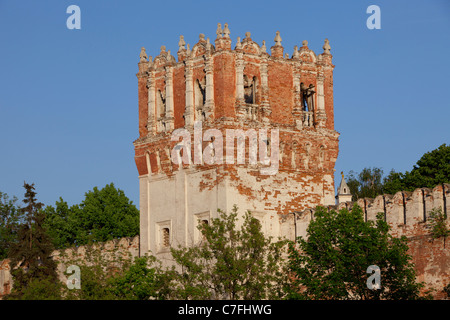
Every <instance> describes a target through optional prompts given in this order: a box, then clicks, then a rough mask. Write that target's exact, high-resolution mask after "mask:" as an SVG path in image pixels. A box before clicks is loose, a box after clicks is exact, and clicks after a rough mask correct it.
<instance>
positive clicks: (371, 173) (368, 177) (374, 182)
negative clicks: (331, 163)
mask: <svg viewBox="0 0 450 320" xmlns="http://www.w3.org/2000/svg"><path fill="white" fill-rule="evenodd" d="M382 177H383V170H381V169H380V168H364V169H363V170H362V171H361V172H360V173H359V174H356V173H355V172H354V171H350V173H349V177H348V181H347V185H348V187H349V188H350V192H351V194H352V200H353V201H356V200H357V199H360V198H375V197H376V196H377V195H379V194H382V192H383V183H382Z"/></svg>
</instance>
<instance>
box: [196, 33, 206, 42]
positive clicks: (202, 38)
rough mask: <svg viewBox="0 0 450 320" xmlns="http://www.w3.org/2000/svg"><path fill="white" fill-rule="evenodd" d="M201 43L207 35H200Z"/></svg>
mask: <svg viewBox="0 0 450 320" xmlns="http://www.w3.org/2000/svg"><path fill="white" fill-rule="evenodd" d="M198 37H199V38H200V41H205V35H204V34H203V33H200V34H199V36H198Z"/></svg>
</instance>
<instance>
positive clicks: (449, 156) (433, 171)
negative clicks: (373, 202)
mask: <svg viewBox="0 0 450 320" xmlns="http://www.w3.org/2000/svg"><path fill="white" fill-rule="evenodd" d="M442 183H450V145H448V146H447V145H446V144H442V145H441V146H439V147H438V148H437V149H434V150H432V151H430V152H427V153H425V154H424V155H423V156H422V157H421V158H420V159H419V160H418V161H417V163H416V164H415V165H414V166H413V169H412V170H411V171H406V172H405V173H398V172H395V171H391V173H390V174H389V176H388V177H386V179H385V181H384V189H385V190H386V191H387V192H389V193H391V194H394V193H396V192H397V191H401V190H407V191H414V190H415V189H417V188H434V187H435V186H437V185H438V184H442Z"/></svg>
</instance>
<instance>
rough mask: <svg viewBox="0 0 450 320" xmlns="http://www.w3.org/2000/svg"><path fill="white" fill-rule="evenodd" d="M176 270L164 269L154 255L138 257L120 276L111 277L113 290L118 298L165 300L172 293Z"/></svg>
mask: <svg viewBox="0 0 450 320" xmlns="http://www.w3.org/2000/svg"><path fill="white" fill-rule="evenodd" d="M173 278H174V272H173V271H172V270H170V269H168V270H163V269H162V267H161V262H160V261H158V260H157V259H156V258H155V257H154V256H146V257H140V258H136V259H135V261H134V262H133V263H132V264H131V265H130V266H129V268H128V269H126V270H125V271H124V272H123V274H121V275H120V276H117V277H114V278H113V279H111V281H110V284H111V292H112V293H113V295H114V296H115V298H116V299H124V300H149V299H157V300H163V299H167V298H169V297H171V295H172V289H171V286H172V283H171V282H172V280H173Z"/></svg>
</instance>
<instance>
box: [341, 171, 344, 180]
mask: <svg viewBox="0 0 450 320" xmlns="http://www.w3.org/2000/svg"><path fill="white" fill-rule="evenodd" d="M341 176H342V179H344V171H341Z"/></svg>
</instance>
